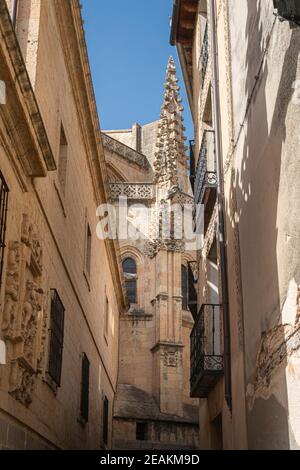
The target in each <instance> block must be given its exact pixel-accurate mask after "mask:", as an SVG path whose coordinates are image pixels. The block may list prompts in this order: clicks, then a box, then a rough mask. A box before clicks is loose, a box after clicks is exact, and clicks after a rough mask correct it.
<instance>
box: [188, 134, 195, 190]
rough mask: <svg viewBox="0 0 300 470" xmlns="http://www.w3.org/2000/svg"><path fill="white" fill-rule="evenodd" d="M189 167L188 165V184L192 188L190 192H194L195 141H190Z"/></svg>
mask: <svg viewBox="0 0 300 470" xmlns="http://www.w3.org/2000/svg"><path fill="white" fill-rule="evenodd" d="M189 163H190V165H189V171H190V182H191V186H192V190H193V192H194V187H195V141H194V140H190V162H189Z"/></svg>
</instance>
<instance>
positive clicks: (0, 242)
mask: <svg viewBox="0 0 300 470" xmlns="http://www.w3.org/2000/svg"><path fill="white" fill-rule="evenodd" d="M8 193H9V189H8V186H7V184H6V182H5V179H4V177H3V175H2V173H1V171H0V286H1V282H2V271H3V262H4V249H5V232H6V219H7V203H8Z"/></svg>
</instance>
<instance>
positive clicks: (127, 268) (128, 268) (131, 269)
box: [123, 258, 137, 304]
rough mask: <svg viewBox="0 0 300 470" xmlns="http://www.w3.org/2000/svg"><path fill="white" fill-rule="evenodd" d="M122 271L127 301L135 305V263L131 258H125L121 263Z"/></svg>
mask: <svg viewBox="0 0 300 470" xmlns="http://www.w3.org/2000/svg"><path fill="white" fill-rule="evenodd" d="M123 271H124V275H125V287H126V291H127V296H128V301H129V303H130V304H136V303H137V289H136V287H137V286H136V284H137V270H136V262H135V260H134V259H132V258H126V259H125V260H124V261H123Z"/></svg>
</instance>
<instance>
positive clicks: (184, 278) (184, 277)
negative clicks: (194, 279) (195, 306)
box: [181, 265, 188, 310]
mask: <svg viewBox="0 0 300 470" xmlns="http://www.w3.org/2000/svg"><path fill="white" fill-rule="evenodd" d="M181 295H182V308H183V310H187V309H188V272H187V267H186V266H184V265H182V266H181Z"/></svg>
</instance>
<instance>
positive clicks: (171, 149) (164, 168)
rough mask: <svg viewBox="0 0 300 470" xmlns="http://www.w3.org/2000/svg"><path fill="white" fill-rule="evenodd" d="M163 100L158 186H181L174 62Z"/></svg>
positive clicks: (182, 152)
mask: <svg viewBox="0 0 300 470" xmlns="http://www.w3.org/2000/svg"><path fill="white" fill-rule="evenodd" d="M164 86H165V92H164V101H163V105H162V108H161V115H160V121H159V125H158V133H157V142H156V147H157V149H158V150H157V152H156V153H155V161H154V170H155V181H156V182H157V183H168V182H169V183H170V184H171V185H172V186H173V185H177V184H178V163H179V161H185V160H186V150H187V147H186V145H185V140H186V137H184V130H185V128H184V126H183V118H182V111H183V107H182V105H181V102H182V100H181V98H180V95H179V90H180V88H179V86H178V78H177V76H176V67H175V63H174V59H173V57H172V56H171V57H170V59H169V62H168V66H167V75H166V82H165V85H164Z"/></svg>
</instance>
